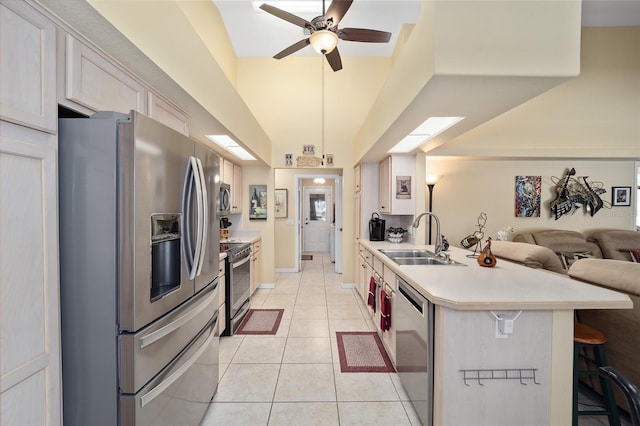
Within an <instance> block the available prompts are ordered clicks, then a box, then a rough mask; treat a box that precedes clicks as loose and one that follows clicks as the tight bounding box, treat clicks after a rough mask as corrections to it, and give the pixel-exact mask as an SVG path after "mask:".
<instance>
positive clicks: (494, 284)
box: [359, 240, 633, 310]
mask: <svg viewBox="0 0 640 426" xmlns="http://www.w3.org/2000/svg"><path fill="white" fill-rule="evenodd" d="M359 243H360V244H361V245H362V246H364V247H365V248H367V249H368V250H369V251H370V252H371V253H372V254H373V255H374V256H376V257H377V258H378V259H379V260H381V261H382V262H383V263H384V264H385V265H386V266H388V267H389V268H391V269H392V270H393V271H394V272H395V273H396V274H397V275H399V276H401V277H402V278H403V279H405V280H406V281H408V282H409V284H411V285H412V286H413V287H415V289H416V290H418V291H419V292H420V293H421V294H422V295H423V296H425V297H426V298H427V299H429V300H430V301H431V302H432V303H434V304H436V305H440V306H445V307H448V308H451V309H456V310H487V309H511V310H514V309H517V310H532V309H535V310H540V309H543V310H547V309H551V310H554V309H630V308H632V307H633V304H632V302H631V300H630V299H629V297H628V296H627V295H625V294H623V293H619V292H616V291H612V290H608V289H605V288H602V287H597V286H594V285H591V284H587V283H583V282H580V281H576V280H573V279H571V278H569V277H568V276H565V275H560V274H556V273H554V272H549V271H546V270H541V269H531V268H527V267H525V266H522V265H518V264H516V263H512V262H508V261H506V260H502V259H498V263H497V264H496V266H494V267H493V268H487V267H482V266H480V265H478V263H477V261H476V259H475V258H469V257H467V256H466V255H467V254H471V252H470V251H467V250H463V249H460V248H456V247H451V248H449V250H448V251H447V253H449V254H450V256H451V259H453V260H455V261H457V262H460V263H462V264H464V265H466V266H462V265H398V264H396V263H395V262H394V261H393V260H391V259H389V258H388V257H387V256H385V255H384V254H382V253H381V252H380V251H379V250H380V249H386V250H410V249H427V250H429V251H432V252H433V246H415V245H412V244H406V243H401V244H393V243H389V242H382V241H381V242H374V241H366V240H360V241H359Z"/></svg>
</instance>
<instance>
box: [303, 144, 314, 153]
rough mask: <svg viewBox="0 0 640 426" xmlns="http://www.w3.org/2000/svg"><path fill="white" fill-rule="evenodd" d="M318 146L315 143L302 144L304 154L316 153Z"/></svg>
mask: <svg viewBox="0 0 640 426" xmlns="http://www.w3.org/2000/svg"><path fill="white" fill-rule="evenodd" d="M315 153H316V147H315V146H314V145H302V154H304V155H315Z"/></svg>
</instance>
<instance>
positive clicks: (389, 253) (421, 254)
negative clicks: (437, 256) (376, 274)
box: [380, 249, 433, 259]
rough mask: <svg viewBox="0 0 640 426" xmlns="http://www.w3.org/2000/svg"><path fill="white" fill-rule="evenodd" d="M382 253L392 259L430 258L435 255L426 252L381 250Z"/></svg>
mask: <svg viewBox="0 0 640 426" xmlns="http://www.w3.org/2000/svg"><path fill="white" fill-rule="evenodd" d="M380 253H382V254H384V255H386V256H387V257H390V258H394V259H395V258H398V257H403V258H405V257H409V258H411V257H429V256H433V253H431V252H428V251H426V250H384V249H380Z"/></svg>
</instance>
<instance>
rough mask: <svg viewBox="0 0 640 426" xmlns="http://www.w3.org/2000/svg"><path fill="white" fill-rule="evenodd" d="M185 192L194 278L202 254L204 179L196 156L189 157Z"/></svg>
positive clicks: (188, 251)
mask: <svg viewBox="0 0 640 426" xmlns="http://www.w3.org/2000/svg"><path fill="white" fill-rule="evenodd" d="M194 185H195V194H196V231H195V240H196V241H195V247H193V239H194V235H193V233H192V230H191V227H192V223H191V204H192V202H193V195H192V193H193V192H192V191H191V189H192V188H193V186H194ZM183 190H184V192H183V195H182V201H183V204H182V210H183V212H184V214H183V217H184V218H185V219H184V221H183V222H184V223H183V230H184V234H185V235H186V241H185V254H186V256H185V258H186V263H187V264H186V266H187V272H188V273H189V279H190V280H192V279H194V278H195V277H196V275H197V272H198V265H199V264H200V257H201V255H202V221H203V217H202V202H203V200H202V179H201V178H200V170H199V169H198V163H197V159H196V158H195V157H193V156H192V157H189V165H188V167H187V174H186V176H185V182H184V188H183Z"/></svg>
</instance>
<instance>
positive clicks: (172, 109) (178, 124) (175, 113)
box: [149, 92, 189, 136]
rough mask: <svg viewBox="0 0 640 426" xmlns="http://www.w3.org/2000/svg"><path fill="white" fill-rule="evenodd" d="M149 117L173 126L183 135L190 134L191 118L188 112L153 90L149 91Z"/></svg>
mask: <svg viewBox="0 0 640 426" xmlns="http://www.w3.org/2000/svg"><path fill="white" fill-rule="evenodd" d="M149 117H151V118H153V119H154V120H156V121H159V122H160V123H162V124H164V125H166V126H168V127H171V128H172V129H173V130H176V131H178V132H180V133H182V134H183V135H187V136H189V119H188V117H187V114H185V113H184V112H183V111H181V110H180V109H179V108H178V107H177V106H175V105H173V104H172V103H170V102H169V101H167V100H165V99H164V98H162V97H161V96H160V95H157V94H155V93H153V92H149Z"/></svg>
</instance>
